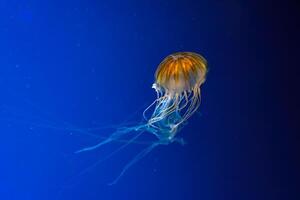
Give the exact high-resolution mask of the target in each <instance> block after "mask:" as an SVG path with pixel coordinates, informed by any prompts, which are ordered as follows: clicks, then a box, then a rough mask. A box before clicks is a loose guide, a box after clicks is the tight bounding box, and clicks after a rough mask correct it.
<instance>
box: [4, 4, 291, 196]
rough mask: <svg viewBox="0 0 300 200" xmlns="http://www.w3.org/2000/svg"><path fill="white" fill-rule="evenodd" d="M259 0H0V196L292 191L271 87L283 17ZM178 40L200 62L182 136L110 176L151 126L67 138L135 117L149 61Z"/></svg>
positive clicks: (153, 64)
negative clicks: (135, 135)
mask: <svg viewBox="0 0 300 200" xmlns="http://www.w3.org/2000/svg"><path fill="white" fill-rule="evenodd" d="M267 5H268V3H260V1H257V2H255V1H233V0H230V1H216V0H212V1H189V0H188V1H169V0H166V1H156V0H154V1H90V0H87V1H83V0H73V1H70V0H65V1H62V0H61V1H56V0H53V1H36V0H28V1H24V0H2V1H0V11H1V12H0V16H1V17H0V23H1V32H0V36H1V45H0V89H1V100H0V127H1V129H0V140H1V147H0V150H1V151H0V155H1V161H0V162H1V165H0V199H1V200H6V199H7V200H15V199H22V200H41V199H42V200H46V199H51V200H53V199H64V200H68V199H72V200H77V199H89V200H94V199H101V200H106V199H113V200H115V199H131V200H132V199H143V200H147V199H149V200H150V199H151V200H152V199H158V200H160V199H172V200H179V199H185V200H187V199H201V200H220V199H226V200H227V199H228V200H241V199H242V200H248V199H249V200H253V199H255V200H260V199H264V200H265V199H272V200H275V199H293V198H294V195H293V193H292V192H291V191H294V189H295V188H296V186H295V185H294V184H293V183H292V182H289V180H290V179H289V178H290V177H292V174H290V173H291V172H290V170H289V169H290V166H289V163H290V162H292V161H291V160H290V159H289V158H288V157H286V156H285V155H287V154H288V153H287V152H288V150H287V149H288V148H289V146H290V144H289V142H288V141H289V140H288V138H287V137H288V136H286V135H284V134H282V132H281V131H282V130H286V131H287V132H288V131H289V130H288V129H285V128H284V126H285V124H286V123H287V120H288V119H283V120H282V119H280V118H279V116H280V115H281V114H278V115H274V114H273V113H272V112H271V111H273V109H272V108H271V107H272V106H273V105H277V104H278V102H279V101H280V97H279V96H276V98H273V97H272V98H271V97H270V96H273V95H278V94H277V89H276V88H279V87H275V86H278V85H276V84H275V86H274V87H272V90H269V88H270V85H272V84H271V82H272V81H275V80H278V79H277V78H278V77H280V73H281V70H280V67H281V65H280V64H279V63H278V61H276V60H274V57H277V58H279V57H280V55H281V56H284V55H282V53H281V52H277V51H276V48H277V46H276V45H278V44H279V43H277V42H276V41H277V39H278V38H279V35H281V34H278V33H276V31H277V30H278V29H280V30H281V26H278V25H277V24H276V23H274V20H275V21H276V19H277V18H276V17H275V18H273V15H272V13H271V14H270V12H271V11H269V10H268V9H266V8H268V6H267ZM273 6H274V5H273ZM279 8H280V7H279V6H278V7H276V9H277V10H280V9H279ZM273 9H275V8H273ZM279 18H280V17H278V19H279ZM278 27H279V28H278ZM271 33H272V34H271ZM270 35H271V36H270ZM179 51H192V52H197V53H200V54H201V55H203V56H204V57H205V58H206V59H207V61H208V69H209V72H208V74H207V81H206V82H205V83H204V85H203V86H202V87H201V95H202V101H201V105H200V108H199V109H198V111H197V113H195V114H194V115H193V116H192V117H191V118H190V119H189V120H188V123H187V124H186V125H185V126H184V127H183V128H182V130H180V132H179V133H178V136H180V137H181V138H183V139H184V141H185V142H186V144H185V145H180V144H178V143H172V144H169V145H161V146H158V147H157V148H155V149H153V151H151V152H150V153H149V154H148V155H147V156H145V157H144V158H143V159H141V160H139V161H138V162H137V163H135V164H134V165H132V166H131V167H130V168H129V169H128V170H127V171H126V173H125V174H124V175H123V176H122V177H121V179H120V180H119V181H118V182H117V184H114V185H113V186H108V183H110V182H111V181H113V180H114V179H115V178H116V177H117V176H118V175H119V174H120V172H121V171H122V169H123V167H124V166H125V165H126V164H127V163H128V162H129V161H130V160H131V159H132V158H133V157H134V156H135V155H137V153H138V152H140V151H141V150H142V149H143V148H144V147H145V142H146V143H147V142H149V141H155V139H156V138H155V136H153V135H151V134H149V133H145V134H142V136H141V138H140V140H139V141H138V142H133V143H131V144H130V145H127V146H126V148H124V149H122V150H120V151H118V152H116V153H114V151H115V150H116V149H118V148H119V147H120V146H121V145H123V144H124V143H125V142H126V141H127V140H129V139H130V136H128V137H125V138H124V140H123V141H122V140H121V141H116V142H114V143H112V144H109V145H105V146H103V147H101V148H99V149H96V150H94V151H89V152H82V153H79V154H76V153H75V152H76V151H78V150H80V149H82V148H85V147H88V146H91V145H95V144H97V143H99V142H100V141H101V140H103V139H104V138H106V137H108V136H109V135H110V133H112V132H113V131H114V130H115V129H116V128H118V127H122V126H128V125H134V124H137V123H139V122H140V121H141V120H142V119H143V116H142V112H143V110H144V109H145V108H146V107H147V106H148V105H149V104H150V103H151V102H153V100H154V99H155V98H156V94H155V91H154V90H153V89H152V88H151V86H152V84H153V82H154V81H155V80H154V73H155V70H156V68H157V66H158V64H159V63H160V62H161V61H162V59H163V58H165V57H166V56H167V55H169V54H171V53H174V52H179ZM271 70H272V73H273V75H274V76H268V73H269V72H270V71H271ZM277 97H278V98H277ZM276 112H277V113H283V110H280V109H279V110H277V111H276ZM279 147H280V148H279ZM112 153H113V156H111V157H110V155H111V154H112ZM282 160H285V161H284V162H283V161H282ZM287 177H289V178H287Z"/></svg>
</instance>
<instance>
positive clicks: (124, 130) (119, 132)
mask: <svg viewBox="0 0 300 200" xmlns="http://www.w3.org/2000/svg"><path fill="white" fill-rule="evenodd" d="M143 127H145V125H140V126H134V127H122V128H120V129H119V130H117V131H115V132H114V133H113V134H112V135H111V136H110V137H108V138H107V139H105V140H103V141H101V142H99V143H98V144H96V145H94V146H90V147H85V148H83V149H80V150H78V151H76V152H75V153H81V152H84V151H91V150H94V149H97V148H99V147H101V146H103V145H105V144H107V143H110V142H113V141H115V140H118V139H119V138H120V137H122V136H123V135H125V134H127V133H129V132H132V131H139V130H141V129H142V128H143Z"/></svg>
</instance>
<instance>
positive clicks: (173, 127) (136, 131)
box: [76, 52, 207, 185]
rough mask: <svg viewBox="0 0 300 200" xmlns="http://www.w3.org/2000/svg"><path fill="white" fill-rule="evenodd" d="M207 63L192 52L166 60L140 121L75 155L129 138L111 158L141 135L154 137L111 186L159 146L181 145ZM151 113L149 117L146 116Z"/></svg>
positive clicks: (175, 55)
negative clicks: (178, 134)
mask: <svg viewBox="0 0 300 200" xmlns="http://www.w3.org/2000/svg"><path fill="white" fill-rule="evenodd" d="M206 73H207V62H206V60H205V58H204V57H202V56H201V55H199V54H197V53H194V52H177V53H174V54H171V55H169V56H167V57H166V58H165V59H164V60H163V61H162V62H161V63H160V64H159V65H158V68H157V70H156V72H155V82H154V83H153V85H152V88H153V89H154V90H155V92H156V99H155V100H154V101H153V102H152V103H151V104H150V105H149V106H148V107H147V108H146V109H145V110H144V112H143V121H142V122H141V123H139V124H137V125H134V126H131V127H126V126H124V127H119V128H117V130H116V131H115V132H114V133H112V134H111V135H110V136H109V137H108V138H106V139H104V140H102V141H101V142H100V143H98V144H96V145H93V146H89V147H85V148H83V149H81V150H79V151H77V152H76V153H81V152H85V151H91V150H94V149H96V148H99V147H101V146H103V145H105V144H108V143H111V142H114V141H118V140H120V139H121V138H122V137H126V138H128V137H129V138H130V139H129V140H128V141H127V142H126V143H125V144H123V145H122V146H121V147H119V148H118V149H116V150H115V151H114V152H112V153H111V154H110V155H113V154H114V153H116V152H118V151H120V150H121V149H123V148H125V147H126V146H127V145H129V144H131V143H133V142H134V141H136V140H137V138H138V137H139V136H141V135H142V134H146V133H150V134H153V135H155V138H156V140H155V141H154V142H151V143H150V144H149V145H148V146H147V147H146V148H144V149H143V150H142V151H141V152H139V153H138V154H137V155H136V156H135V157H134V158H133V159H132V160H131V161H129V162H128V163H127V164H126V165H125V166H124V167H123V169H122V171H121V172H120V174H119V175H118V176H117V177H116V178H115V180H114V181H113V182H112V183H110V185H112V184H115V183H117V182H118V180H119V179H120V178H121V177H122V175H123V174H124V173H125V172H126V171H127V170H128V169H129V168H130V167H131V166H132V165H133V164H134V163H136V162H137V161H138V160H140V159H141V158H143V157H144V156H146V155H147V154H148V153H149V152H151V151H152V150H153V149H154V148H155V147H157V146H158V145H167V144H170V143H173V142H177V143H180V144H184V140H183V139H182V138H180V137H178V136H177V133H178V132H179V130H180V129H181V128H182V127H183V126H184V125H185V124H186V123H187V120H188V119H189V118H190V117H191V116H192V115H193V114H194V113H195V112H196V110H197V109H198V107H199V105H200V102H201V86H202V84H203V83H204V82H205V79H206ZM149 113H150V115H149Z"/></svg>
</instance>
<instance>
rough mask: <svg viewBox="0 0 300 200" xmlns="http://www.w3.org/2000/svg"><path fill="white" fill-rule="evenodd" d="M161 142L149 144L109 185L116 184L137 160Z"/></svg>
mask: <svg viewBox="0 0 300 200" xmlns="http://www.w3.org/2000/svg"><path fill="white" fill-rule="evenodd" d="M160 144H161V142H155V143H153V144H152V145H150V146H148V147H147V148H145V149H144V150H142V151H141V152H140V153H139V154H137V155H136V156H135V157H134V158H133V159H132V160H131V161H130V162H129V163H127V164H126V165H125V166H124V168H123V170H122V171H121V173H120V174H119V175H118V176H117V178H115V180H113V181H112V182H111V183H109V184H108V185H114V184H116V183H117V182H118V181H119V180H120V178H121V177H122V176H123V175H124V173H125V172H126V171H127V170H128V169H129V168H130V167H131V166H132V165H133V164H134V163H136V162H137V161H139V160H140V159H141V158H143V157H145V156H146V155H147V154H148V153H149V152H151V151H152V150H153V149H154V148H155V147H156V146H158V145H160Z"/></svg>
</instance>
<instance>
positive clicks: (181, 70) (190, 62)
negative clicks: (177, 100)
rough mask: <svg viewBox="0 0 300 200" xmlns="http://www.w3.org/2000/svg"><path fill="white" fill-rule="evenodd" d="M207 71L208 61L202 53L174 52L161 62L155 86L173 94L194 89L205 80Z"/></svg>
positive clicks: (156, 74)
mask: <svg viewBox="0 0 300 200" xmlns="http://www.w3.org/2000/svg"><path fill="white" fill-rule="evenodd" d="M206 72H207V62H206V60H205V58H203V57H202V56H201V55H199V54H197V53H193V52H178V53H174V54H171V55H169V56H167V57H166V58H165V59H164V60H163V61H162V62H161V63H160V64H159V66H158V68H157V70H156V73H155V79H156V82H155V85H154V87H160V88H163V89H164V90H165V91H166V92H168V93H173V94H174V93H175V94H180V93H182V92H184V91H192V90H194V89H195V88H199V87H200V85H201V84H202V83H203V82H204V81H205V77H206Z"/></svg>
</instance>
